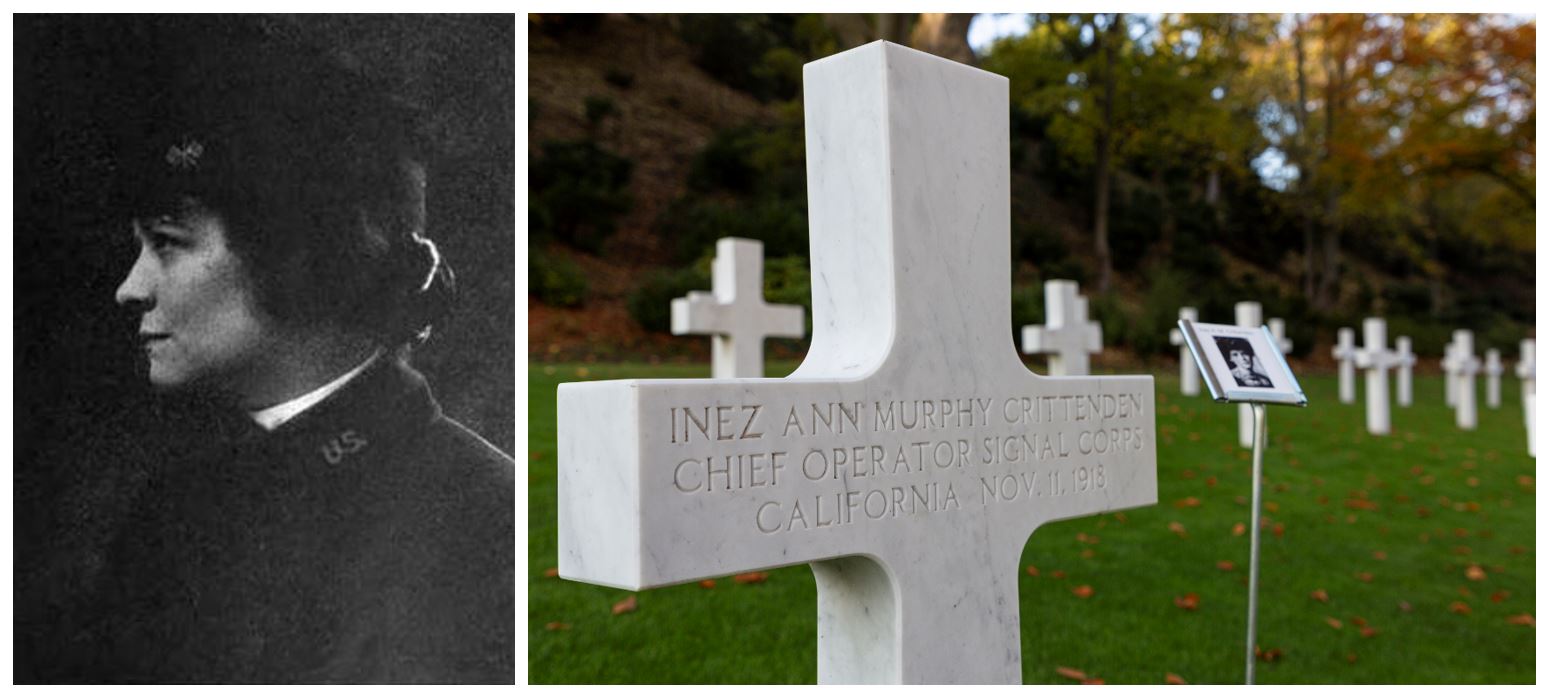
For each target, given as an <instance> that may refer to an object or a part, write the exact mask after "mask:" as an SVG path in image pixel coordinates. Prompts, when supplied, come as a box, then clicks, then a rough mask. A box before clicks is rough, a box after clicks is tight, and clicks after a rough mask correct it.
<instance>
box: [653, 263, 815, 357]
mask: <svg viewBox="0 0 1550 700" xmlns="http://www.w3.org/2000/svg"><path fill="white" fill-rule="evenodd" d="M672 312H673V335H709V336H711V355H710V357H711V363H710V364H711V376H712V377H716V378H718V379H731V378H733V377H762V376H764V339H765V338H801V337H802V335H803V334H804V328H803V324H802V320H803V310H802V307H800V306H797V305H795V304H771V303H768V302H766V301H765V300H764V243H762V242H760V241H755V240H750V239H747V238H722V239H720V240H718V241H716V258H715V260H714V261H713V262H712V263H711V291H710V292H689V295H688V296H685V297H679V298H677V299H674V300H673V305H672Z"/></svg>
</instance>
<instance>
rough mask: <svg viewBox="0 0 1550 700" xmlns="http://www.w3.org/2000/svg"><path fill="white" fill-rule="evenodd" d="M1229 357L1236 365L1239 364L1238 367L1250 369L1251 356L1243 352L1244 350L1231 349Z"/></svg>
mask: <svg viewBox="0 0 1550 700" xmlns="http://www.w3.org/2000/svg"><path fill="white" fill-rule="evenodd" d="M1227 359H1228V361H1230V362H1232V363H1233V365H1235V366H1237V367H1239V368H1241V369H1248V368H1249V356H1248V354H1247V353H1245V352H1243V351H1242V350H1230V351H1228V353H1227Z"/></svg>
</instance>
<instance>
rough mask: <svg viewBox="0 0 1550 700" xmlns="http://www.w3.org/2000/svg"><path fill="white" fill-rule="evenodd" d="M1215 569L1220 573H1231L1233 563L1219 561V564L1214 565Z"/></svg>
mask: <svg viewBox="0 0 1550 700" xmlns="http://www.w3.org/2000/svg"><path fill="white" fill-rule="evenodd" d="M1216 568H1217V569H1220V570H1222V571H1232V569H1233V563H1232V562H1230V561H1226V560H1223V561H1219V562H1217V563H1216Z"/></svg>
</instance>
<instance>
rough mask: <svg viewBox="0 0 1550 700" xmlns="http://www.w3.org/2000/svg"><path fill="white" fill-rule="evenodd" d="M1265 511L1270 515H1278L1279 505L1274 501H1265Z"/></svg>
mask: <svg viewBox="0 0 1550 700" xmlns="http://www.w3.org/2000/svg"><path fill="white" fill-rule="evenodd" d="M1265 510H1267V511H1269V512H1271V513H1278V512H1280V511H1281V504H1279V503H1276V502H1275V501H1265Z"/></svg>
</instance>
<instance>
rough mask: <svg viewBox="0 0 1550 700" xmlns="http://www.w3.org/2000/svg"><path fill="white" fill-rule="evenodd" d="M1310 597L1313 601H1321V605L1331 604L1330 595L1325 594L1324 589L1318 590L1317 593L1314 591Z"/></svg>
mask: <svg viewBox="0 0 1550 700" xmlns="http://www.w3.org/2000/svg"><path fill="white" fill-rule="evenodd" d="M1308 597H1309V598H1312V599H1314V600H1316V601H1319V602H1320V603H1328V602H1329V594H1328V593H1325V592H1324V589H1322V588H1320V589H1318V590H1316V591H1314V592H1312V593H1309V594H1308Z"/></svg>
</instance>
